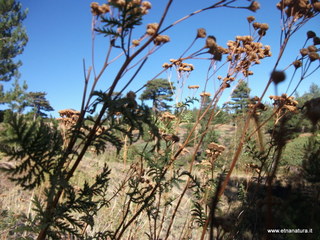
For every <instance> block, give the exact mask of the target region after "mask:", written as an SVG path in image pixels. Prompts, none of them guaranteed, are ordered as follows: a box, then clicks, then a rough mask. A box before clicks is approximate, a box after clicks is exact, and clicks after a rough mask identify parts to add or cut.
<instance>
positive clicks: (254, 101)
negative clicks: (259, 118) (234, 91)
mask: <svg viewBox="0 0 320 240" xmlns="http://www.w3.org/2000/svg"><path fill="white" fill-rule="evenodd" d="M248 108H249V109H254V114H255V115H260V114H261V111H266V110H267V107H266V105H264V104H263V103H262V102H260V98H259V97H258V96H255V97H253V98H251V99H250V100H249V104H248Z"/></svg>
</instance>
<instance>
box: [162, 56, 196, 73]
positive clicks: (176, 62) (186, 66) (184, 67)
mask: <svg viewBox="0 0 320 240" xmlns="http://www.w3.org/2000/svg"><path fill="white" fill-rule="evenodd" d="M170 62H171V63H164V64H163V65H162V67H163V68H170V67H172V66H175V67H176V68H177V70H178V71H179V72H191V71H193V70H194V66H193V65H192V64H190V63H184V62H182V60H181V59H173V58H172V59H170Z"/></svg>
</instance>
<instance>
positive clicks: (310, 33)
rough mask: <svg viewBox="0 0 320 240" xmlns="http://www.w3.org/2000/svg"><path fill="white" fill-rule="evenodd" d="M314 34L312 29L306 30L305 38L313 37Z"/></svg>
mask: <svg viewBox="0 0 320 240" xmlns="http://www.w3.org/2000/svg"><path fill="white" fill-rule="evenodd" d="M315 36H316V33H315V32H314V31H308V32H307V38H308V39H309V38H313V37H315Z"/></svg>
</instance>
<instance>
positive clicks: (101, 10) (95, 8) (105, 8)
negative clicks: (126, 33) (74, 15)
mask: <svg viewBox="0 0 320 240" xmlns="http://www.w3.org/2000/svg"><path fill="white" fill-rule="evenodd" d="M90 7H91V13H92V14H93V15H94V16H99V15H101V14H105V13H107V12H110V6H109V5H108V4H102V5H101V6H100V5H99V3H97V2H92V3H91V4H90Z"/></svg>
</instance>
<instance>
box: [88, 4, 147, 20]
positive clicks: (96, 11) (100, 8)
mask: <svg viewBox="0 0 320 240" xmlns="http://www.w3.org/2000/svg"><path fill="white" fill-rule="evenodd" d="M111 6H117V7H121V8H126V9H130V11H131V13H132V14H141V15H146V14H148V10H149V9H151V7H152V5H151V3H150V2H149V1H143V2H142V1H141V0H132V1H130V2H127V1H126V0H109V4H102V5H99V3H97V2H92V3H91V5H90V7H91V12H92V14H93V15H94V16H100V15H102V14H106V13H108V12H110V7H111Z"/></svg>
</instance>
